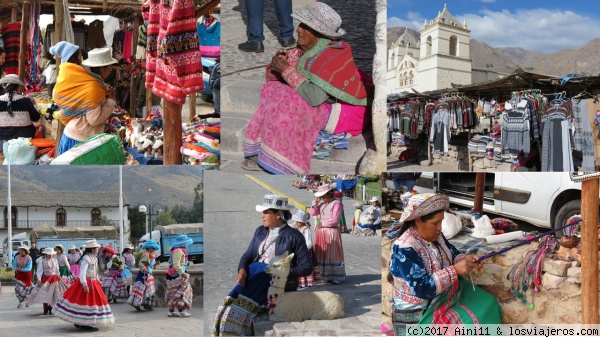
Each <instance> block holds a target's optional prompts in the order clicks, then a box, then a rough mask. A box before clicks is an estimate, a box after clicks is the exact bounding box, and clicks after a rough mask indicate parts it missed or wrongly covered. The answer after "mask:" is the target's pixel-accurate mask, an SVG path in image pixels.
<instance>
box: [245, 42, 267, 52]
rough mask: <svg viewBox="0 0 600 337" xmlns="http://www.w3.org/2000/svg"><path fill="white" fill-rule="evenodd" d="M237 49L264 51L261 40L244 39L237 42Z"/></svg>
mask: <svg viewBox="0 0 600 337" xmlns="http://www.w3.org/2000/svg"><path fill="white" fill-rule="evenodd" d="M238 49H239V50H241V51H245V52H249V53H264V52H265V46H264V45H263V43H262V42H261V41H246V42H244V43H241V44H238Z"/></svg>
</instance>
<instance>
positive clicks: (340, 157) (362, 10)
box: [221, 0, 376, 173]
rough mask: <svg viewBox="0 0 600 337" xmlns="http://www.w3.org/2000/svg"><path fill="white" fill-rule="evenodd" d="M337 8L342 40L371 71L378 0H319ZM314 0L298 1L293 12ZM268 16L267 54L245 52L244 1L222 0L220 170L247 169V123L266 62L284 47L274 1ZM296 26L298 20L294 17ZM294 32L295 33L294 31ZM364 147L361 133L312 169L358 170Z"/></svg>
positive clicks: (314, 162)
mask: <svg viewBox="0 0 600 337" xmlns="http://www.w3.org/2000/svg"><path fill="white" fill-rule="evenodd" d="M321 1H322V2H325V3H327V4H328V5H330V6H331V7H332V8H334V9H335V10H336V11H337V12H338V13H339V14H340V16H341V17H342V28H344V29H345V30H346V32H347V34H346V36H345V37H344V41H346V42H348V43H349V44H350V45H351V46H352V52H353V55H354V59H355V62H356V64H357V66H358V67H359V68H361V69H362V70H364V71H366V72H368V73H371V72H372V68H373V66H372V64H373V56H374V53H375V37H374V31H375V20H376V12H375V2H374V1H367V2H365V1H346V0H321ZM313 2H314V0H294V1H293V8H294V10H296V9H298V8H301V7H304V6H306V5H308V4H310V3H313ZM264 12H265V15H264V35H265V39H266V40H265V41H264V45H265V52H264V53H246V52H242V51H240V50H238V47H237V46H238V44H240V43H243V42H245V41H246V23H247V22H246V5H245V1H244V0H239V1H224V2H223V3H222V4H221V21H222V30H221V56H222V63H221V77H222V81H221V83H222V85H221V86H222V88H221V101H222V111H223V114H222V119H221V121H222V126H223V128H222V130H221V132H222V135H223V136H222V137H221V139H222V142H221V150H222V156H221V169H222V170H224V171H227V172H236V173H241V172H245V171H243V170H242V169H241V168H240V164H241V161H242V160H243V140H244V134H245V130H246V126H247V125H248V122H249V121H250V119H251V118H252V116H253V114H254V112H255V111H256V108H257V107H258V105H259V102H260V100H259V92H260V89H261V87H262V85H263V84H264V83H265V66H266V65H267V64H268V63H269V62H270V61H271V58H272V57H273V55H275V52H276V51H277V50H278V49H281V46H280V45H279V43H278V42H277V34H278V20H277V17H276V15H275V9H274V7H273V5H272V3H271V2H267V3H266V6H265V11H264ZM294 24H295V27H297V26H298V21H297V20H294ZM294 36H296V33H294ZM365 151H366V142H365V139H364V138H363V136H358V137H354V138H352V139H351V141H350V147H349V149H348V150H333V151H332V154H331V157H329V158H327V159H325V160H319V159H313V160H312V163H311V172H317V173H324V172H332V171H331V170H330V168H332V167H333V168H335V170H334V171H335V172H340V173H341V172H344V173H354V172H355V171H356V169H355V167H356V163H357V162H358V161H359V160H360V158H361V157H362V156H363V154H364V152H365Z"/></svg>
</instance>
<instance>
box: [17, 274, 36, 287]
mask: <svg viewBox="0 0 600 337" xmlns="http://www.w3.org/2000/svg"><path fill="white" fill-rule="evenodd" d="M32 278H33V274H32V273H31V271H16V272H15V279H17V280H18V281H21V283H23V284H24V285H25V286H26V287H31V279H32Z"/></svg>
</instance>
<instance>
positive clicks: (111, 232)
mask: <svg viewBox="0 0 600 337" xmlns="http://www.w3.org/2000/svg"><path fill="white" fill-rule="evenodd" d="M44 237H56V238H59V239H73V238H104V239H118V238H119V233H118V231H117V228H116V227H114V226H93V227H71V228H55V227H52V226H50V225H41V226H38V227H36V228H34V229H33V230H32V231H31V234H30V235H29V239H30V240H31V241H37V240H38V239H39V238H44Z"/></svg>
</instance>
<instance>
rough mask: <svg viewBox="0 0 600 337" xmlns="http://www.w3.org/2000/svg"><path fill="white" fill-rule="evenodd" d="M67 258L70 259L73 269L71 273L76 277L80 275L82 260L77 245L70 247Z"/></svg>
mask: <svg viewBox="0 0 600 337" xmlns="http://www.w3.org/2000/svg"><path fill="white" fill-rule="evenodd" d="M67 260H68V261H69V266H70V267H69V268H70V269H71V274H73V275H75V276H76V277H78V276H79V260H81V252H79V249H77V247H76V246H75V245H73V246H71V247H69V254H67Z"/></svg>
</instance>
